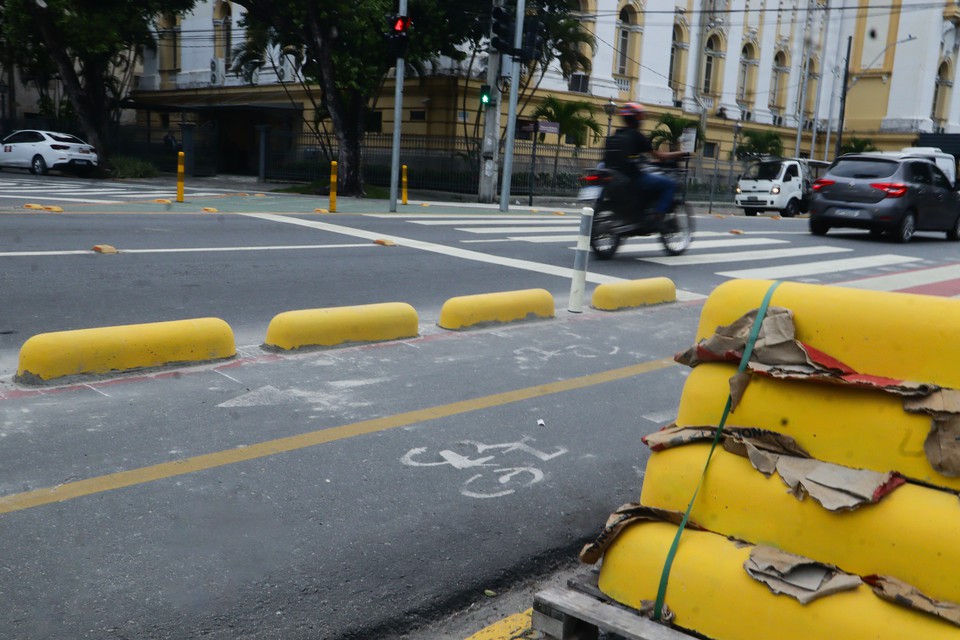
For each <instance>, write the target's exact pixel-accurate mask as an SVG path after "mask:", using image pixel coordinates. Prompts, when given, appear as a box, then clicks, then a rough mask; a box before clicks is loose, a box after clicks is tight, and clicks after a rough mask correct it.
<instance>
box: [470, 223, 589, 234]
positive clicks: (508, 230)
mask: <svg viewBox="0 0 960 640" xmlns="http://www.w3.org/2000/svg"><path fill="white" fill-rule="evenodd" d="M570 229H571V225H567V226H563V227H492V228H489V229H469V228H467V227H462V228H461V227H457V231H466V232H467V233H553V232H563V231H570Z"/></svg>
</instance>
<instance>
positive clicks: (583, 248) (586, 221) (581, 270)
mask: <svg viewBox="0 0 960 640" xmlns="http://www.w3.org/2000/svg"><path fill="white" fill-rule="evenodd" d="M592 227H593V209H592V208H591V207H584V208H583V211H581V213H580V237H579V238H577V252H576V257H574V259H573V278H572V279H571V281H570V303H569V305H568V306H567V311H569V312H570V313H582V312H583V293H584V289H586V284H587V254H588V252H589V251H590V230H591V228H592Z"/></svg>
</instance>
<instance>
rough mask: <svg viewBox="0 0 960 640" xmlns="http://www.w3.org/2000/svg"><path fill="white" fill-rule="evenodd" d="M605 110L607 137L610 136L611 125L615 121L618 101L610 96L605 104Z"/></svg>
mask: <svg viewBox="0 0 960 640" xmlns="http://www.w3.org/2000/svg"><path fill="white" fill-rule="evenodd" d="M603 112H604V113H605V114H607V137H608V138H609V137H610V127H611V125H612V123H613V114H615V113H616V112H617V103H616V102H614V101H613V98H610V101H609V102H607V104H605V105H603Z"/></svg>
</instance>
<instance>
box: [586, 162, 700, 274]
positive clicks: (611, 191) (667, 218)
mask: <svg viewBox="0 0 960 640" xmlns="http://www.w3.org/2000/svg"><path fill="white" fill-rule="evenodd" d="M643 170H644V171H656V172H658V173H662V174H664V175H668V176H669V177H670V178H671V179H673V180H676V177H675V176H676V175H677V173H679V172H678V170H676V169H672V168H668V167H662V166H661V167H658V166H654V165H649V166H646V167H644V168H643ZM582 181H583V187H582V188H581V189H580V195H579V196H578V200H579V201H580V202H581V203H582V204H583V205H584V206H592V207H593V228H592V229H591V232H590V248H591V249H593V253H594V255H596V256H597V258H599V259H601V260H609V259H610V258H612V257H613V256H614V254H615V253H616V252H617V249H618V248H619V247H620V243H621V242H622V241H623V240H624V239H625V238H629V237H631V236H649V235H653V234H655V233H659V234H660V240H661V242H663V248H664V249H666V251H667V253H669V254H670V255H672V256H678V255H680V254H681V253H683V252H684V251H686V250H687V247H689V246H690V243H691V241H692V240H693V213H692V211H691V209H690V205H688V204H687V203H686V200H685V197H684V189H683V188H682V185H681V184H678V185H677V190H676V195H674V198H673V205H672V206H671V207H670V210H669V211H668V212H667V213H665V214H658V213H654V211H653V209H654V205H655V198H656V196H655V195H654V194H646V193H643V192H642V191H640V190H639V189H637V187H636V185H635V184H634V183H633V181H631V180H630V179H629V178H628V177H626V176H625V175H624V174H622V173H620V172H619V171H614V170H612V169H591V170H590V171H589V172H588V173H587V174H586V175H585V176H584V177H583V178H582ZM678 182H679V181H678Z"/></svg>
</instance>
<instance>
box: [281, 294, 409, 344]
mask: <svg viewBox="0 0 960 640" xmlns="http://www.w3.org/2000/svg"><path fill="white" fill-rule="evenodd" d="M419 332H420V322H419V318H418V316H417V312H416V310H415V309H414V308H413V307H411V306H410V305H409V304H407V303H405V302H384V303H379V304H367V305H359V306H353V307H329V308H325V309H301V310H299V311H286V312H284V313H280V314H278V315H276V316H274V318H273V320H271V321H270V326H268V327H267V340H266V343H265V344H266V346H268V347H273V348H276V349H286V350H289V349H299V348H301V347H332V346H335V345H338V344H343V343H345V342H379V341H382V340H399V339H402V338H414V337H416V336H418V335H419Z"/></svg>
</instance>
